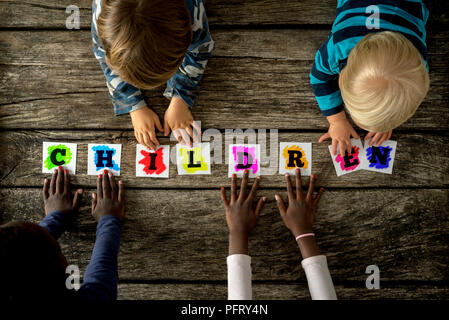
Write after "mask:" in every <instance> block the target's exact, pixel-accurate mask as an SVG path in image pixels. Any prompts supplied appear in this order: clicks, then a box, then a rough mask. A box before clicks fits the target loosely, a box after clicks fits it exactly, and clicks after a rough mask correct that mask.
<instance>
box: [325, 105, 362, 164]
mask: <svg viewBox="0 0 449 320" xmlns="http://www.w3.org/2000/svg"><path fill="white" fill-rule="evenodd" d="M327 120H328V121H329V130H328V132H327V133H325V134H323V135H322V136H321V137H320V139H319V140H318V142H319V143H322V142H323V141H325V140H327V139H332V154H333V155H336V154H337V146H338V147H339V150H340V155H341V156H344V155H345V151H348V153H351V148H352V145H351V136H352V137H354V138H355V139H359V135H358V134H357V132H356V131H355V130H354V128H353V127H352V125H351V124H350V123H349V121H348V119H347V118H346V115H345V112H344V111H341V112H340V113H337V114H334V115H332V116H329V117H327Z"/></svg>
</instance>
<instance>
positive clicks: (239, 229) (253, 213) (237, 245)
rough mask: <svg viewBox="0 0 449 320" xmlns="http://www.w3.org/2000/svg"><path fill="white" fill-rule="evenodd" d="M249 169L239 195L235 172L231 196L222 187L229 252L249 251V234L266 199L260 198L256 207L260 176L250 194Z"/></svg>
mask: <svg viewBox="0 0 449 320" xmlns="http://www.w3.org/2000/svg"><path fill="white" fill-rule="evenodd" d="M248 173H249V172H248V170H245V172H244V174H243V179H242V184H241V186H240V192H239V195H238V196H237V178H236V175H235V174H234V175H233V176H232V180H231V198H230V200H228V199H227V198H226V191H225V189H224V188H223V187H222V188H221V198H222V200H223V203H224V206H225V209H226V222H227V224H228V228H229V254H230V255H231V254H235V253H243V254H245V253H247V251H248V235H249V233H250V232H251V230H253V229H254V227H255V226H256V223H257V220H258V219H259V215H260V211H261V210H262V207H263V205H264V202H265V200H266V198H265V197H263V198H260V199H259V201H258V202H257V205H256V207H255V208H254V198H255V196H256V191H257V187H258V186H259V182H260V179H261V178H260V177H257V178H256V180H255V181H254V184H253V186H252V188H251V191H250V193H249V194H248V196H247V195H246V188H247V186H248Z"/></svg>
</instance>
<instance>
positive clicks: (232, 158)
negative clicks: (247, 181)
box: [228, 144, 260, 178]
mask: <svg viewBox="0 0 449 320" xmlns="http://www.w3.org/2000/svg"><path fill="white" fill-rule="evenodd" d="M245 170H249V175H248V176H249V177H250V178H254V177H257V176H260V144H230V145H229V158H228V177H232V175H233V174H234V173H235V174H236V175H237V177H242V176H243V172H244V171H245Z"/></svg>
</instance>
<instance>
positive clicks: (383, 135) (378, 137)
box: [365, 130, 393, 146]
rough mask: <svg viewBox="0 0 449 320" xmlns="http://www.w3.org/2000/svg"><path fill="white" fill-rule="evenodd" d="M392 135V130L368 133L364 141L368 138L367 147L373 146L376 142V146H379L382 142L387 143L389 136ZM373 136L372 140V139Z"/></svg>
mask: <svg viewBox="0 0 449 320" xmlns="http://www.w3.org/2000/svg"><path fill="white" fill-rule="evenodd" d="M392 133H393V131H392V130H390V131H387V132H372V131H370V132H368V134H367V135H366V137H365V140H368V139H370V138H372V139H371V141H370V142H369V145H370V146H372V145H373V144H375V143H376V142H377V145H378V146H380V145H381V144H382V142H384V141H387V140H389V139H390V138H391V134H392ZM373 136H374V138H373Z"/></svg>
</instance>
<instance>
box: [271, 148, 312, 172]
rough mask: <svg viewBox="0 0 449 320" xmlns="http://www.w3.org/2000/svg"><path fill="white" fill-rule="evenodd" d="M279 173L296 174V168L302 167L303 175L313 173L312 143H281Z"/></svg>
mask: <svg viewBox="0 0 449 320" xmlns="http://www.w3.org/2000/svg"><path fill="white" fill-rule="evenodd" d="M279 153H280V154H279V173H280V174H285V173H287V172H288V173H290V174H294V173H295V170H296V168H300V169H301V175H304V176H310V174H311V173H312V144H311V143H298V142H281V143H280V144H279Z"/></svg>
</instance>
